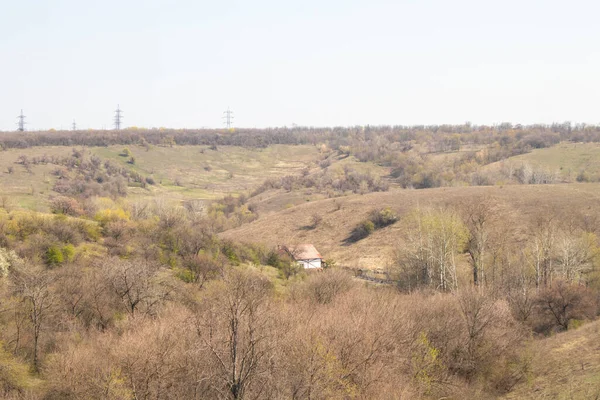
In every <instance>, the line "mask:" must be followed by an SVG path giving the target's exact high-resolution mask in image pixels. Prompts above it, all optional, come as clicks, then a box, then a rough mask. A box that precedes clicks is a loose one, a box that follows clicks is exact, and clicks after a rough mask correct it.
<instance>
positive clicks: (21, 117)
mask: <svg viewBox="0 0 600 400" xmlns="http://www.w3.org/2000/svg"><path fill="white" fill-rule="evenodd" d="M17 119H18V120H19V122H17V125H18V128H17V130H18V131H19V132H23V131H25V124H26V122H25V116H24V115H23V110H22V109H21V114H19V116H18V117H17Z"/></svg>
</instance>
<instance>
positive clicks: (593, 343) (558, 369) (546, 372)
mask: <svg viewBox="0 0 600 400" xmlns="http://www.w3.org/2000/svg"><path fill="white" fill-rule="evenodd" d="M530 351H531V353H532V355H533V363H532V371H531V377H530V379H529V381H528V382H526V383H523V384H521V385H520V386H518V387H516V388H515V390H514V391H513V392H511V393H510V394H509V395H507V396H506V397H505V398H506V399H532V400H533V399H557V400H562V399H564V400H567V399H582V400H583V399H599V398H600V321H596V322H592V323H589V324H587V325H584V326H583V327H581V328H579V329H577V330H572V331H568V332H564V333H560V334H557V335H556V336H553V337H550V338H548V339H544V340H540V341H537V342H535V343H533V344H532V345H531V350H530Z"/></svg>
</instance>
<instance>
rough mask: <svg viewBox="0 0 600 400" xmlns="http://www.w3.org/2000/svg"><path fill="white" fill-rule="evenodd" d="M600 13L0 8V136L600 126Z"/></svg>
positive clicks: (491, 5)
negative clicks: (122, 130) (116, 122)
mask: <svg viewBox="0 0 600 400" xmlns="http://www.w3.org/2000/svg"><path fill="white" fill-rule="evenodd" d="M598 15H600V2H598V1H597V0H588V1H583V0H571V1H564V0H561V1H555V0H544V1H541V0H540V1H537V0H502V1H501V0H494V1H492V0H454V1H449V0H418V1H417V0H396V1H383V0H369V1H353V0H339V1H338V0H329V1H328V0H320V1H319V0H302V1H296V0H294V1H292V0H278V1H263V0H255V1H235V0H229V1H215V0H213V1H203V0H171V1H166V0H103V1H91V0H46V1H42V0H38V1H33V0H18V1H15V0H10V1H9V0H0V130H15V129H16V122H17V119H16V116H17V115H18V114H19V112H20V110H21V109H23V111H24V114H25V115H26V116H27V122H28V126H27V128H28V129H29V130H42V129H50V128H54V129H61V128H62V129H69V128H70V127H71V124H72V122H73V120H75V121H76V123H77V126H78V128H80V129H103V128H105V129H110V128H112V122H113V115H114V110H115V109H116V108H117V105H120V107H121V109H122V110H123V115H124V120H123V125H124V126H137V127H145V128H152V127H170V128H201V127H207V128H218V127H222V119H221V117H222V115H223V111H224V110H226V109H227V107H230V108H231V110H233V111H234V113H235V119H234V125H235V126H237V127H245V128H253V127H258V128H262V127H278V126H293V125H294V124H295V125H301V126H354V125H367V124H369V125H413V124H443V123H449V124H460V123H464V122H467V121H469V122H472V123H474V124H496V123H502V122H512V123H522V124H531V123H553V122H564V121H572V122H584V123H594V124H597V123H600V102H599V97H600V24H599V23H598Z"/></svg>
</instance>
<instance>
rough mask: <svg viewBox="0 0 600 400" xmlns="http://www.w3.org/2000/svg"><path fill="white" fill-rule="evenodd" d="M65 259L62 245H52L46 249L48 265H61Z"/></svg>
mask: <svg viewBox="0 0 600 400" xmlns="http://www.w3.org/2000/svg"><path fill="white" fill-rule="evenodd" d="M64 261H65V256H64V255H63V252H62V251H61V249H60V247H58V246H56V245H52V246H50V247H48V250H46V265H48V266H55V265H60V264H62V263H63V262H64Z"/></svg>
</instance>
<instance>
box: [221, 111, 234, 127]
mask: <svg viewBox="0 0 600 400" xmlns="http://www.w3.org/2000/svg"><path fill="white" fill-rule="evenodd" d="M233 118H234V116H233V111H231V110H230V109H229V107H227V111H223V119H224V121H223V123H224V124H225V126H227V129H231V125H233Z"/></svg>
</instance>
